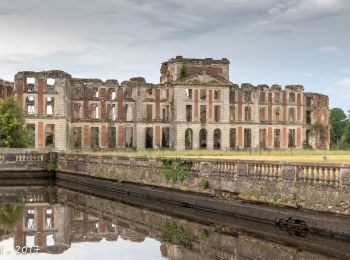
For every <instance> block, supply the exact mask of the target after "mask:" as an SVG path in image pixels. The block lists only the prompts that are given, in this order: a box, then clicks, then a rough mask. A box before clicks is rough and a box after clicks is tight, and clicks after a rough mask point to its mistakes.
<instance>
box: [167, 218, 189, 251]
mask: <svg viewBox="0 0 350 260" xmlns="http://www.w3.org/2000/svg"><path fill="white" fill-rule="evenodd" d="M161 232H162V239H163V240H164V241H167V242H170V243H171V244H175V245H180V246H184V247H186V248H191V247H192V244H191V239H190V237H191V236H190V234H189V233H188V232H186V230H185V229H184V228H183V227H182V226H180V225H177V224H176V223H175V222H173V221H169V220H167V221H166V222H165V224H164V226H163V227H162V228H161Z"/></svg>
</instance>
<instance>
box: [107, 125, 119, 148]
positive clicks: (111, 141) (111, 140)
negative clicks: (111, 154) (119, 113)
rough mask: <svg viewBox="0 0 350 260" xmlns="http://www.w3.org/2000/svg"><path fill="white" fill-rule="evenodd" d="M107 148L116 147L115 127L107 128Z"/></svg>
mask: <svg viewBox="0 0 350 260" xmlns="http://www.w3.org/2000/svg"><path fill="white" fill-rule="evenodd" d="M107 136H108V148H115V147H116V145H117V130H116V128H115V127H108V128H107Z"/></svg>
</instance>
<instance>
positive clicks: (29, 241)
mask: <svg viewBox="0 0 350 260" xmlns="http://www.w3.org/2000/svg"><path fill="white" fill-rule="evenodd" d="M25 238H26V240H25V241H26V247H27V248H31V247H34V246H35V236H34V235H26V236H25Z"/></svg>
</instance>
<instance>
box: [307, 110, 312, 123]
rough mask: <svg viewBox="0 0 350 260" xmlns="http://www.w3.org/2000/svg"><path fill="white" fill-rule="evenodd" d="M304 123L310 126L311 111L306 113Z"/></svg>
mask: <svg viewBox="0 0 350 260" xmlns="http://www.w3.org/2000/svg"><path fill="white" fill-rule="evenodd" d="M306 123H307V124H309V125H310V124H311V111H306Z"/></svg>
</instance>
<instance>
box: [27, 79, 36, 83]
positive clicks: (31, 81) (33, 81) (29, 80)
mask: <svg viewBox="0 0 350 260" xmlns="http://www.w3.org/2000/svg"><path fill="white" fill-rule="evenodd" d="M27 84H35V78H27Z"/></svg>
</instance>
